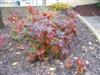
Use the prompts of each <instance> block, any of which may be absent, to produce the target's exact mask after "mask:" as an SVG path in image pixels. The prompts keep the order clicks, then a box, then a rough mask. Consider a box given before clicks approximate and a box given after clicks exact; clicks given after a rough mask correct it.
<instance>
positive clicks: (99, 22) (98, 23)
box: [84, 16, 100, 41]
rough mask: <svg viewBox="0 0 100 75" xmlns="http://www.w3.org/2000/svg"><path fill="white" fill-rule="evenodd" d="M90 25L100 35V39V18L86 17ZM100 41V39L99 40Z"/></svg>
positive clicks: (99, 36)
mask: <svg viewBox="0 0 100 75" xmlns="http://www.w3.org/2000/svg"><path fill="white" fill-rule="evenodd" d="M84 18H85V19H86V20H87V22H89V24H91V26H92V27H93V28H94V30H95V31H96V32H97V33H98V35H97V36H98V38H100V16H86V17H84ZM98 40H99V41H100V39H98Z"/></svg>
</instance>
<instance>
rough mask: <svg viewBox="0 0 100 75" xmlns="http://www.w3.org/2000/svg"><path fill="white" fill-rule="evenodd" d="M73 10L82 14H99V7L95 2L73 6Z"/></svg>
mask: <svg viewBox="0 0 100 75" xmlns="http://www.w3.org/2000/svg"><path fill="white" fill-rule="evenodd" d="M75 11H77V12H78V13H79V14H81V15H82V16H100V8H97V7H96V4H89V5H80V6H77V7H75Z"/></svg>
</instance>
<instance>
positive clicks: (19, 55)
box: [0, 20, 100, 75]
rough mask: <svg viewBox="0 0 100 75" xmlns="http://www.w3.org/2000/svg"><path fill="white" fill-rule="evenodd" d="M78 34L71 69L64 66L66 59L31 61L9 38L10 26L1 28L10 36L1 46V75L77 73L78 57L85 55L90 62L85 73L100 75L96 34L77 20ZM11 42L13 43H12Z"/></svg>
mask: <svg viewBox="0 0 100 75" xmlns="http://www.w3.org/2000/svg"><path fill="white" fill-rule="evenodd" d="M77 29H78V32H77V36H76V37H75V38H74V40H73V41H72V43H71V45H70V48H71V54H70V57H71V59H72V60H73V62H74V66H73V68H72V69H71V70H67V69H66V68H65V67H64V63H65V61H61V60H52V61H51V62H34V63H31V64H30V63H29V62H28V61H27V60H26V53H25V52H26V51H24V50H19V49H18V48H16V43H15V42H14V41H12V40H11V39H10V38H9V34H8V33H9V28H8V26H6V27H5V28H4V29H2V30H0V34H3V35H4V36H6V37H8V38H7V40H6V43H5V45H4V46H3V47H1V48H0V75H76V74H75V70H76V58H77V57H83V58H84V59H85V60H86V61H87V62H88V63H87V65H86V72H85V74H84V75H100V44H99V43H98V40H97V39H96V37H95V36H94V34H93V33H92V32H91V31H90V30H89V29H88V28H87V27H86V26H85V25H84V24H83V23H81V22H80V21H79V20H77ZM10 43H11V44H10Z"/></svg>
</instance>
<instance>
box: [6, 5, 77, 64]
mask: <svg viewBox="0 0 100 75" xmlns="http://www.w3.org/2000/svg"><path fill="white" fill-rule="evenodd" d="M27 10H28V13H29V15H28V16H26V17H25V16H24V17H23V16H20V15H21V14H20V13H19V12H13V13H11V14H9V16H8V18H7V21H8V22H6V23H9V25H10V26H11V38H12V39H13V40H16V41H17V42H19V43H21V44H24V43H25V44H27V45H28V46H29V50H31V52H30V53H29V54H28V58H27V59H28V60H29V61H30V62H31V61H34V60H40V61H45V60H49V59H53V58H59V59H62V58H65V56H64V55H67V54H68V53H69V50H68V47H69V46H70V43H71V42H72V40H73V38H74V37H75V36H76V32H77V28H76V14H75V13H74V11H71V10H70V11H68V12H66V14H61V13H59V12H53V11H52V12H51V11H48V12H41V11H39V10H38V9H36V8H34V7H31V6H29V7H28V8H27Z"/></svg>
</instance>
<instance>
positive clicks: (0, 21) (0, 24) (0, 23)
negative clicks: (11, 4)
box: [0, 8, 4, 28]
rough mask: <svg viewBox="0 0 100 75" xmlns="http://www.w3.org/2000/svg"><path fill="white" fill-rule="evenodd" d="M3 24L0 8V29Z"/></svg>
mask: <svg viewBox="0 0 100 75" xmlns="http://www.w3.org/2000/svg"><path fill="white" fill-rule="evenodd" d="M3 27H4V24H3V19H2V12H1V8H0V28H3Z"/></svg>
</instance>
